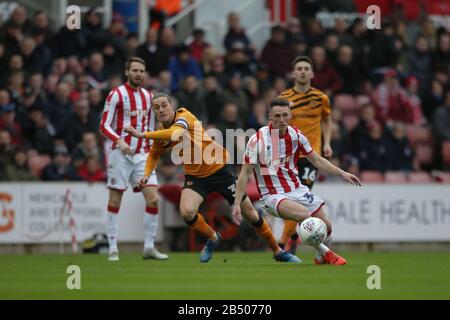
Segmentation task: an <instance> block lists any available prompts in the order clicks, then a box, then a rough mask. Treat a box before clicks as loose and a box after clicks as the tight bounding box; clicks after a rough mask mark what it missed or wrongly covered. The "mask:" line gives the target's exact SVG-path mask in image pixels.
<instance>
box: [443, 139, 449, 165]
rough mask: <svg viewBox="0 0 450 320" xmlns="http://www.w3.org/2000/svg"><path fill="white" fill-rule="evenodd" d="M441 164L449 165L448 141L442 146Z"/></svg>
mask: <svg viewBox="0 0 450 320" xmlns="http://www.w3.org/2000/svg"><path fill="white" fill-rule="evenodd" d="M442 163H443V164H445V165H447V166H449V165H450V141H445V142H444V143H443V144H442Z"/></svg>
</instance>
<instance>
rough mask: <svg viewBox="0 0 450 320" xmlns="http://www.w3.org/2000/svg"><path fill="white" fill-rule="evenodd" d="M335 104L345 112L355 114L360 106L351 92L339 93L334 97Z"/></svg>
mask: <svg viewBox="0 0 450 320" xmlns="http://www.w3.org/2000/svg"><path fill="white" fill-rule="evenodd" d="M334 106H335V107H336V108H338V109H339V110H341V111H342V113H343V114H355V113H356V112H357V111H358V110H359V109H360V108H359V106H357V105H356V103H355V99H354V98H353V96H352V95H350V94H338V95H336V96H335V97H334Z"/></svg>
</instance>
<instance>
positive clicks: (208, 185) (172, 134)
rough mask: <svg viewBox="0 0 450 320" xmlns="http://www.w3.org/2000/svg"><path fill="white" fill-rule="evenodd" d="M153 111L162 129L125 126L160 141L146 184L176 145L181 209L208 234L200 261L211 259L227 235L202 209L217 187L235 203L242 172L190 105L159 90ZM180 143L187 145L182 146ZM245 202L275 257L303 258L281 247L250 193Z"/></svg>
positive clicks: (147, 170) (153, 150) (150, 160)
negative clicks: (176, 101)
mask: <svg viewBox="0 0 450 320" xmlns="http://www.w3.org/2000/svg"><path fill="white" fill-rule="evenodd" d="M153 110H154V112H155V115H156V118H157V119H158V120H159V121H160V122H161V123H162V126H163V127H162V128H161V130H157V131H153V132H143V133H141V132H138V131H137V130H136V129H135V128H133V127H128V128H126V129H125V130H126V131H127V132H129V133H130V134H131V135H133V136H134V137H137V138H146V139H152V140H154V141H155V142H154V143H153V145H152V148H151V150H150V153H149V155H148V157H147V163H146V168H145V173H144V177H143V178H142V179H141V181H140V185H141V186H145V185H146V184H147V181H148V179H149V178H150V176H151V173H152V172H153V170H154V169H155V168H156V165H157V162H158V159H159V157H160V156H161V154H162V153H163V152H164V151H166V150H170V149H174V150H172V152H174V151H177V152H178V156H179V157H180V158H181V159H182V162H183V167H184V172H185V182H184V187H183V191H182V193H181V199H180V213H181V216H182V218H183V219H184V221H185V222H186V223H187V224H188V226H189V227H190V228H191V229H192V230H194V231H196V232H197V233H199V234H200V235H202V236H204V237H205V238H207V239H208V240H207V242H206V245H205V247H204V248H203V250H202V252H201V255H200V262H208V261H209V260H210V259H211V258H212V256H213V253H214V249H215V248H216V246H217V245H218V243H219V242H220V239H221V235H220V234H219V233H218V232H216V231H214V230H213V229H212V228H211V227H210V226H209V225H208V224H207V223H206V222H205V220H204V219H203V217H202V216H201V215H200V214H198V208H199V207H200V205H201V204H202V203H203V201H204V200H205V198H206V197H207V196H208V195H209V194H210V193H212V192H218V193H220V194H221V195H222V196H223V197H224V198H225V199H226V200H227V201H228V203H229V204H230V205H233V204H234V196H235V191H236V174H235V173H234V170H233V169H232V167H231V166H229V165H227V159H228V152H227V151H226V150H225V149H224V148H223V147H222V146H220V145H219V144H217V143H216V142H214V141H213V140H212V139H211V138H210V137H209V136H208V135H207V134H206V132H205V131H204V129H203V127H202V126H201V123H200V122H199V121H198V120H197V118H196V117H195V116H194V115H193V114H192V113H191V112H189V111H188V110H187V109H185V108H180V109H178V110H176V111H175V109H174V108H173V105H172V102H171V98H170V96H168V95H166V94H164V93H158V94H156V95H155V96H154V97H153ZM180 145H181V148H179V146H180ZM175 148H177V149H175ZM172 155H173V153H172ZM240 205H241V209H242V213H243V215H244V217H245V218H246V219H247V220H248V221H249V222H250V223H251V224H252V226H253V227H254V228H255V231H256V233H257V234H258V235H260V236H261V237H263V238H264V239H265V240H266V242H267V244H268V245H269V247H270V248H271V249H272V251H273V253H274V257H275V260H277V261H282V262H301V261H300V259H298V258H297V257H295V256H294V255H291V254H289V253H287V252H285V251H283V250H281V249H280V247H279V246H278V244H277V242H276V240H275V238H274V236H273V234H272V231H271V229H270V227H269V225H268V224H267V222H266V221H265V220H264V219H263V218H262V217H260V216H259V215H258V212H257V211H256V210H255V209H254V208H253V205H252V203H251V202H250V200H249V199H248V197H247V196H246V195H244V196H243V197H242V201H241V202H240Z"/></svg>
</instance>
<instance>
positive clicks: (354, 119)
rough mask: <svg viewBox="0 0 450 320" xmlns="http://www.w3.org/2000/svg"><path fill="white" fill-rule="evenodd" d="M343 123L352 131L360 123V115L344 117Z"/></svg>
mask: <svg viewBox="0 0 450 320" xmlns="http://www.w3.org/2000/svg"><path fill="white" fill-rule="evenodd" d="M342 123H343V124H344V127H345V128H346V129H347V131H349V132H350V131H352V130H353V129H354V128H355V127H356V126H357V125H358V123H359V117H358V116H356V115H353V114H350V115H345V116H343V117H342Z"/></svg>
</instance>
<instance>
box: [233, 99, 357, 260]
mask: <svg viewBox="0 0 450 320" xmlns="http://www.w3.org/2000/svg"><path fill="white" fill-rule="evenodd" d="M291 117H292V115H291V110H290V108H289V101H288V100H286V99H283V98H275V99H273V100H272V101H271V103H270V113H269V119H270V121H271V122H270V125H269V126H265V127H262V128H261V129H259V130H258V131H257V133H256V134H255V135H253V136H252V137H251V138H250V140H249V142H248V144H247V147H246V151H245V155H244V164H243V166H242V170H241V173H240V175H239V179H238V182H237V188H236V199H235V205H234V208H233V216H234V217H235V219H237V220H239V219H240V215H241V212H240V207H239V206H238V205H237V204H239V203H240V201H241V199H242V196H243V195H244V192H245V186H246V185H247V183H248V180H249V177H250V175H251V174H252V173H253V174H254V175H255V178H256V181H257V185H258V190H259V193H260V195H261V196H262V199H263V201H264V206H265V208H266V209H267V211H268V212H269V213H270V214H271V215H273V216H275V217H280V218H283V219H287V220H293V221H296V223H299V222H302V221H303V220H305V219H306V218H309V217H310V216H314V217H317V218H319V219H322V220H323V221H324V222H325V224H326V225H327V229H328V235H330V234H331V231H332V226H331V221H330V220H329V219H328V217H327V215H326V214H325V212H324V211H323V209H322V206H323V205H324V204H325V203H324V201H323V200H322V199H320V198H319V197H317V196H316V195H314V194H313V193H311V192H310V191H309V189H308V187H307V186H305V185H303V184H302V183H301V182H300V179H299V177H298V171H297V161H298V159H299V157H300V155H304V156H305V157H306V159H308V161H310V162H311V163H312V164H313V165H314V166H315V167H317V168H319V169H320V170H323V171H325V172H327V173H329V174H333V175H337V176H341V177H342V178H343V179H344V180H345V181H347V182H349V183H351V184H354V185H357V186H360V185H361V182H360V181H359V179H358V178H357V177H356V176H354V175H352V174H351V173H348V172H346V171H344V170H342V169H340V168H338V167H336V166H334V165H333V164H332V163H331V162H329V161H328V160H326V159H325V158H323V157H321V156H320V155H319V154H318V153H316V152H315V151H314V150H313V149H312V148H311V145H310V144H309V141H308V139H307V138H306V137H305V136H304V135H303V133H302V132H300V131H299V130H298V129H296V128H295V127H292V126H290V125H289V121H290V119H291ZM316 250H317V252H316V257H315V263H316V264H335V265H343V264H345V263H346V261H345V259H344V258H342V257H340V256H338V255H337V254H335V253H334V252H332V251H331V250H330V249H329V248H328V247H327V246H326V245H325V244H320V245H319V246H317V247H316Z"/></svg>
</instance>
